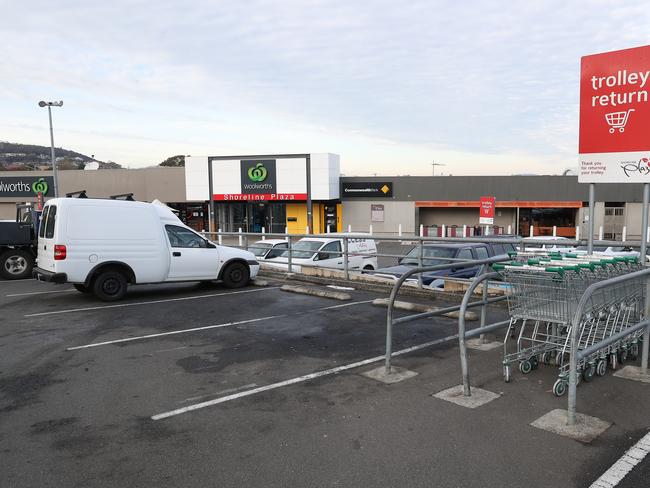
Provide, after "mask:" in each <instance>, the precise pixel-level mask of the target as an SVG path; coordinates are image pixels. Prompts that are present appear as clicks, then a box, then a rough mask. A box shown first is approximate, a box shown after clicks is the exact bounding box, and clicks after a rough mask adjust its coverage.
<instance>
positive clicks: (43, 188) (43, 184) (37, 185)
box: [32, 178, 47, 195]
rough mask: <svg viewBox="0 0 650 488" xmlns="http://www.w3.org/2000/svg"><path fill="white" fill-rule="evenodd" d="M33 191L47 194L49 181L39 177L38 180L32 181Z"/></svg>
mask: <svg viewBox="0 0 650 488" xmlns="http://www.w3.org/2000/svg"><path fill="white" fill-rule="evenodd" d="M32 191H33V192H34V193H35V194H36V195H38V194H39V193H42V194H43V195H47V181H45V180H44V179H43V178H39V179H38V181H35V182H34V183H32Z"/></svg>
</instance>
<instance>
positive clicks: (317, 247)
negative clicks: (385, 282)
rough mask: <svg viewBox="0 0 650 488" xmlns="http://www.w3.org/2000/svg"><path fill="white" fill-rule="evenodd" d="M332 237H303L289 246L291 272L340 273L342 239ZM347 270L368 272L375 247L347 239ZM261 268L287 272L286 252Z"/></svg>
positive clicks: (373, 265) (367, 241)
mask: <svg viewBox="0 0 650 488" xmlns="http://www.w3.org/2000/svg"><path fill="white" fill-rule="evenodd" d="M329 235H330V236H332V237H304V238H302V239H300V240H299V241H298V242H296V243H295V244H293V245H292V246H291V271H292V272H295V273H300V271H301V269H302V268H301V267H302V266H317V267H320V268H334V269H344V262H343V261H344V260H343V239H342V238H341V237H338V235H337V234H329ZM348 252H349V253H350V255H349V256H348V269H350V270H363V271H371V270H375V269H377V268H378V266H377V244H376V243H375V241H374V239H366V238H365V237H358V234H355V236H354V237H349V238H348ZM265 265H269V266H271V267H273V268H277V269H281V270H285V271H286V270H287V268H288V266H289V250H286V251H284V252H283V253H282V255H281V256H280V257H277V258H275V259H271V260H267V261H265Z"/></svg>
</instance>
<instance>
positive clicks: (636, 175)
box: [578, 46, 650, 183]
mask: <svg viewBox="0 0 650 488" xmlns="http://www.w3.org/2000/svg"><path fill="white" fill-rule="evenodd" d="M649 94H650V46H642V47H636V48H632V49H624V50H622V51H613V52H607V53H601V54H593V55H590V56H584V57H583V58H582V63H581V69H580V142H579V153H580V155H579V167H578V181H579V182H580V183H650V96H649Z"/></svg>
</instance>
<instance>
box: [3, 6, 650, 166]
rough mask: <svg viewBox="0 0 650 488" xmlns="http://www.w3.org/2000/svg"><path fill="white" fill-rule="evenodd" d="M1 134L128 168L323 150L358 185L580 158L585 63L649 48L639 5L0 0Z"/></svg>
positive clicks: (646, 12) (644, 11) (647, 13)
mask: <svg viewBox="0 0 650 488" xmlns="http://www.w3.org/2000/svg"><path fill="white" fill-rule="evenodd" d="M0 12H2V14H1V19H2V20H1V21H0V59H2V63H0V104H1V105H0V140H4V141H10V142H21V143H30V144H42V145H48V144H49V134H48V126H47V114H46V110H45V109H41V108H39V107H38V106H37V102H38V101H39V100H41V99H45V100H59V99H62V100H64V106H63V107H62V108H60V109H59V108H55V109H53V112H54V113H53V117H54V126H55V144H56V146H57V147H65V148H68V149H73V150H77V151H80V152H83V153H85V154H88V155H91V154H94V155H95V157H97V158H98V159H101V160H113V161H116V162H120V163H126V164H128V165H129V166H130V167H140V166H147V165H151V164H157V163H159V162H160V161H162V160H163V159H165V158H166V157H168V156H171V155H174V154H191V155H228V154H260V153H289V152H300V153H302V152H334V153H338V154H340V155H341V163H342V171H343V173H344V174H346V175H359V174H365V175H369V174H375V173H377V174H379V175H394V174H411V175H429V174H431V162H432V160H435V161H437V162H440V163H444V164H445V165H446V166H441V167H438V168H436V172H437V173H439V172H443V173H445V174H447V173H451V174H454V175H463V174H510V173H545V174H552V173H558V172H561V171H563V170H564V169H566V168H569V167H575V165H576V161H577V156H576V153H577V142H578V141H577V130H578V82H579V67H580V57H581V56H582V55H585V54H592V53H596V52H602V51H609V50H615V49H622V48H626V47H633V46H639V45H644V44H648V40H649V36H650V35H649V33H650V27H649V26H650V8H648V3H647V0H645V1H644V0H639V1H637V0H626V1H625V2H621V1H572V0H562V1H551V0H545V1H533V0H529V1H516V0H510V1H478V0H467V1H458V0H453V1H442V0H439V1H432V0H430V1H416V0H409V1H405V2H396V1H394V0H390V1H372V2H371V1H350V0H343V1H321V0H302V1H298V0H284V1H247V0H241V1H235V0H230V1H208V0H202V1H187V0H186V1H183V2H180V1H173V2H170V1H164V0H155V1H153V0H137V1H128V2H127V1H121V0H112V1H110V2H88V1H87V0H83V1H82V0H75V1H66V0H56V1H52V0H48V1H34V0H27V1H22V2H18V1H15V0H0Z"/></svg>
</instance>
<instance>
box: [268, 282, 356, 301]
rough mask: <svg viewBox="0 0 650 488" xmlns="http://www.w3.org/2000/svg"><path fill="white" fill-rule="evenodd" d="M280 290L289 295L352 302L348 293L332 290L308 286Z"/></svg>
mask: <svg viewBox="0 0 650 488" xmlns="http://www.w3.org/2000/svg"><path fill="white" fill-rule="evenodd" d="M280 290H282V291H288V292H291V293H301V294H303V295H312V296H315V297H322V298H333V299H334V300H352V296H351V295H350V294H348V293H343V292H341V291H334V290H323V289H321V288H314V287H309V286H299V285H283V286H282V287H281V288H280Z"/></svg>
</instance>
